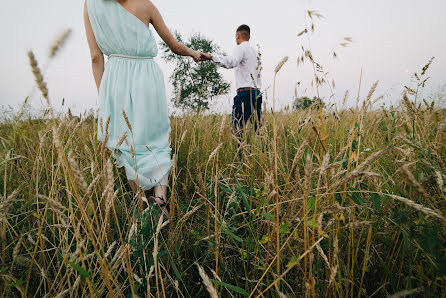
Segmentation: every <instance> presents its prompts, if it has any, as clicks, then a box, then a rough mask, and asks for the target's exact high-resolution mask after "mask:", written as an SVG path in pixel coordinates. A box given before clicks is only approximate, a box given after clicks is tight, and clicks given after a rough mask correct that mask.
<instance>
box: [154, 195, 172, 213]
mask: <svg viewBox="0 0 446 298" xmlns="http://www.w3.org/2000/svg"><path fill="white" fill-rule="evenodd" d="M153 198H154V199H155V202H156V203H157V204H158V206H159V207H160V209H161V211H162V212H163V213H164V215H165V216H167V218H169V204H168V203H167V201H166V200H165V199H164V197H163V196H154V197H153Z"/></svg>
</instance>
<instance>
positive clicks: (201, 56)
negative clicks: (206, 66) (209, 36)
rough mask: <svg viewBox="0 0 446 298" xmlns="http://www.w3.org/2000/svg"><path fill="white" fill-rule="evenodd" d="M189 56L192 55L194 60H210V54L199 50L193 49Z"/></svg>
mask: <svg viewBox="0 0 446 298" xmlns="http://www.w3.org/2000/svg"><path fill="white" fill-rule="evenodd" d="M191 56H192V58H194V61H195V62H201V61H208V60H212V56H211V54H207V53H203V52H199V51H194V53H193V54H192V55H191Z"/></svg>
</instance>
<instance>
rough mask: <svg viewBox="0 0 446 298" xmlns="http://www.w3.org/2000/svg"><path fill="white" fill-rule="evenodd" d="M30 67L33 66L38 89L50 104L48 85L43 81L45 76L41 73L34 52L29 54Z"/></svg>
mask: <svg viewBox="0 0 446 298" xmlns="http://www.w3.org/2000/svg"><path fill="white" fill-rule="evenodd" d="M28 58H29V65H30V66H31V69H32V72H33V74H34V78H35V80H36V84H37V87H39V90H40V92H41V93H42V96H43V97H44V98H45V99H46V100H47V102H48V104H49V98H48V88H47V87H46V83H45V82H44V80H43V75H42V73H41V71H40V68H39V65H38V63H37V60H36V57H35V56H34V53H33V52H32V51H29V52H28Z"/></svg>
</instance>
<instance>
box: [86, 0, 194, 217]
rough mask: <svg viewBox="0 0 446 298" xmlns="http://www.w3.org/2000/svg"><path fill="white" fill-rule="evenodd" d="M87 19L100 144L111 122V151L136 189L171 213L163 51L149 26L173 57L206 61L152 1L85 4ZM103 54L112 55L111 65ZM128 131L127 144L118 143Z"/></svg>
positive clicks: (93, 1)
mask: <svg viewBox="0 0 446 298" xmlns="http://www.w3.org/2000/svg"><path fill="white" fill-rule="evenodd" d="M84 20H85V29H86V34H87V40H88V45H89V47H90V53H91V61H92V68H93V75H94V79H95V81H96V85H97V88H98V92H99V117H98V124H99V125H98V140H99V141H102V140H103V139H104V138H105V135H106V132H105V129H106V128H107V125H106V123H107V120H108V119H109V118H110V120H109V124H108V140H107V147H108V148H109V149H110V150H111V151H112V153H113V156H114V157H115V159H116V163H117V166H118V167H124V168H125V171H126V175H127V179H128V180H129V184H130V186H131V188H132V190H134V191H137V188H138V187H137V186H139V187H140V188H141V189H142V190H149V189H152V188H154V193H155V198H154V199H155V200H156V202H157V203H158V204H159V205H160V207H161V208H162V210H163V212H165V213H166V215H168V209H167V208H166V207H167V205H166V200H167V198H166V194H167V185H168V177H169V173H170V169H171V166H172V160H171V156H170V155H171V148H170V141H169V134H170V120H169V117H168V114H167V102H166V91H165V87H164V77H163V73H162V71H161V69H160V68H159V66H158V64H157V63H156V61H155V60H154V57H156V55H157V53H158V49H157V45H156V41H155V38H154V36H153V33H152V31H151V30H150V26H153V27H154V28H155V30H156V31H157V33H158V34H159V36H160V37H161V38H162V39H163V40H164V42H166V44H167V45H168V46H169V48H170V49H171V50H172V51H173V52H174V53H176V54H178V55H182V56H190V57H192V58H193V59H194V60H195V61H200V60H201V53H200V52H196V51H193V50H191V49H189V48H187V47H186V46H184V45H183V44H181V43H179V42H178V41H177V40H176V39H175V37H173V35H172V34H171V33H170V31H169V29H168V28H167V26H166V24H165V23H164V21H163V18H162V17H161V15H160V13H159V11H158V9H157V8H156V7H155V5H153V3H151V2H150V1H149V0H126V1H117V0H86V1H85V5H84ZM104 54H105V55H107V56H108V61H107V63H104ZM124 114H125V115H126V116H127V118H128V121H129V124H130V127H129V125H128V124H127V122H126V119H125V118H124ZM101 119H102V120H101ZM101 123H102V125H100V124H101ZM125 132H126V133H127V139H126V142H123V143H122V144H121V145H119V144H118V143H119V139H120V137H121V136H122V135H123V133H125ZM117 145H119V147H118V146H117ZM132 151H134V152H133V153H132Z"/></svg>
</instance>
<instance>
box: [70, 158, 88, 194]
mask: <svg viewBox="0 0 446 298" xmlns="http://www.w3.org/2000/svg"><path fill="white" fill-rule="evenodd" d="M68 162H69V163H70V166H71V170H72V171H73V174H74V179H75V180H76V183H77V185H78V186H79V187H80V189H81V190H82V191H83V192H84V193H87V189H88V185H87V182H85V178H84V175H83V174H82V172H81V171H80V169H79V166H78V164H77V162H76V160H75V159H74V157H73V151H71V150H70V151H69V152H68Z"/></svg>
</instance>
